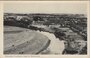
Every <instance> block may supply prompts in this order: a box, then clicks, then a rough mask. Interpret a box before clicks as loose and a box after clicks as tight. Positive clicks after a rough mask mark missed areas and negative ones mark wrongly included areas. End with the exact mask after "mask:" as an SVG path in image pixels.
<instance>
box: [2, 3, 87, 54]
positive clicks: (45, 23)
mask: <svg viewBox="0 0 90 58" xmlns="http://www.w3.org/2000/svg"><path fill="white" fill-rule="evenodd" d="M3 9H4V12H3V34H4V35H3V46H4V48H3V53H4V54H5V55H8V54H9V55H11V54H20V55H24V54H30V55H87V45H88V43H87V41H88V40H87V20H88V19H87V3H86V2H74V1H69V2H50V1H49V2H22V3H21V2H13V3H11V2H5V3H4V7H3Z"/></svg>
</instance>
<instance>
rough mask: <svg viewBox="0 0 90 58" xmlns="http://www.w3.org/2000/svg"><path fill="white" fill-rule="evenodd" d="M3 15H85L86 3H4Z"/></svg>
mask: <svg viewBox="0 0 90 58" xmlns="http://www.w3.org/2000/svg"><path fill="white" fill-rule="evenodd" d="M4 13H64V14H86V13H87V2H83V1H82V2H78V1H67V2H65V1H64V2H63V1H60V2H59V1H57V2H53V1H52V2H47V1H46V2H45V1H42V2H37V1H36V2H33V1H32V2H31V1H30V2H28V1H27V2H5V3H4Z"/></svg>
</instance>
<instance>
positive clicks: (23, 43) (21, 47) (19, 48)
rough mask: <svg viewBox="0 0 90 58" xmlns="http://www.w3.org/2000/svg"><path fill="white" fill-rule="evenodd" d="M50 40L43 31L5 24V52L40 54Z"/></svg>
mask: <svg viewBox="0 0 90 58" xmlns="http://www.w3.org/2000/svg"><path fill="white" fill-rule="evenodd" d="M49 43H50V40H49V39H48V37H46V36H44V35H43V34H41V33H38V32H35V31H32V30H29V29H25V28H20V27H13V26H4V54H38V53H39V52H41V51H43V50H44V49H46V48H47V47H48V45H49Z"/></svg>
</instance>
